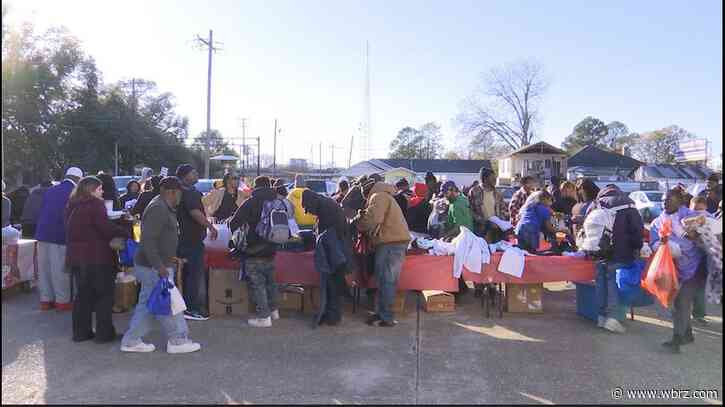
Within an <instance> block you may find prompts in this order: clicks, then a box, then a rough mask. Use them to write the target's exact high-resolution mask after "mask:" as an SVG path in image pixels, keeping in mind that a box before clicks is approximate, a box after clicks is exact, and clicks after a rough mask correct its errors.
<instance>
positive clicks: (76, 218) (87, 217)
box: [65, 176, 131, 343]
mask: <svg viewBox="0 0 725 407" xmlns="http://www.w3.org/2000/svg"><path fill="white" fill-rule="evenodd" d="M65 225H66V228H65V229H66V265H67V266H68V267H69V268H70V270H71V272H72V273H73V278H74V280H75V284H76V287H77V288H78V293H77V294H76V297H75V300H74V303H73V341H75V342H82V341H87V340H90V339H93V338H95V341H96V342H98V343H106V342H111V341H113V340H115V339H116V330H115V329H114V328H113V321H112V318H111V308H112V306H113V294H114V280H115V279H116V273H115V269H114V266H113V264H114V263H115V256H116V254H115V253H114V252H113V250H112V249H111V247H110V241H111V239H113V238H115V237H120V238H130V237H131V236H130V234H129V233H128V231H126V230H124V229H122V228H120V227H118V226H116V225H114V224H113V223H112V222H111V221H110V220H109V219H108V216H107V215H106V207H105V204H104V202H103V186H102V182H101V181H100V180H99V179H98V178H96V177H92V176H91V177H86V178H83V179H82V180H81V181H80V182H79V183H78V185H77V186H76V187H75V189H74V190H73V193H71V195H70V198H69V199H68V205H67V206H66V209H65ZM93 312H95V313H96V332H95V334H94V332H93V330H92V326H93V324H92V314H93Z"/></svg>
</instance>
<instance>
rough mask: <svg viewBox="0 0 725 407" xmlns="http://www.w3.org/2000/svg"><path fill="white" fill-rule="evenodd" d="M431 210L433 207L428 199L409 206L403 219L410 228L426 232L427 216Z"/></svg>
mask: <svg viewBox="0 0 725 407" xmlns="http://www.w3.org/2000/svg"><path fill="white" fill-rule="evenodd" d="M432 210H433V208H432V207H431V206H430V202H428V201H423V202H421V203H419V204H418V205H416V206H411V207H409V208H408V213H407V216H406V218H405V220H406V221H407V222H408V227H409V228H410V230H411V231H413V232H418V233H428V218H429V217H430V213H431V211H432Z"/></svg>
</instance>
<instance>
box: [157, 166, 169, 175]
mask: <svg viewBox="0 0 725 407" xmlns="http://www.w3.org/2000/svg"><path fill="white" fill-rule="evenodd" d="M168 173H169V169H168V168H166V167H161V171H160V172H159V175H160V176H162V177H165V176H166V175H167V174H168Z"/></svg>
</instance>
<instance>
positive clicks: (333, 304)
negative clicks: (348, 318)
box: [322, 270, 345, 322]
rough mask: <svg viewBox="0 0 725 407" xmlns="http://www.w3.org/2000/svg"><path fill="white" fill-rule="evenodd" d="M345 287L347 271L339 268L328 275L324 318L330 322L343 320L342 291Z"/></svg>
mask: <svg viewBox="0 0 725 407" xmlns="http://www.w3.org/2000/svg"><path fill="white" fill-rule="evenodd" d="M344 289H345V271H344V270H338V271H337V272H335V273H330V274H328V276H327V282H326V292H325V294H326V297H327V298H326V302H325V310H324V313H323V316H322V318H323V319H326V320H327V321H330V322H340V320H342V300H341V296H342V292H343V290H344Z"/></svg>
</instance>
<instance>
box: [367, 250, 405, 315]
mask: <svg viewBox="0 0 725 407" xmlns="http://www.w3.org/2000/svg"><path fill="white" fill-rule="evenodd" d="M407 249H408V245H407V244H384V245H380V246H378V247H376V248H375V280H376V282H377V284H378V301H377V304H376V306H375V313H376V314H378V316H379V317H380V319H382V320H383V321H386V322H392V321H393V309H392V308H393V301H394V300H395V292H396V291H397V289H398V277H400V271H401V270H402V268H403V260H405V251H406V250H407Z"/></svg>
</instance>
